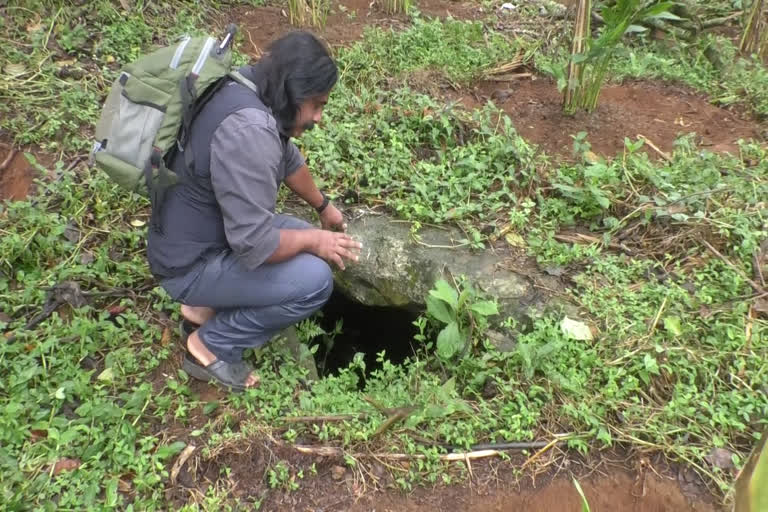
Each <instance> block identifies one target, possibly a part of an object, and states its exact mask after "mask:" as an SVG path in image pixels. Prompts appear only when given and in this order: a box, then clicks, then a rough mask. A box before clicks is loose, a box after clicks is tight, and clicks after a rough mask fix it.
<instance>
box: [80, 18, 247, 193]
mask: <svg viewBox="0 0 768 512" xmlns="http://www.w3.org/2000/svg"><path fill="white" fill-rule="evenodd" d="M235 32H236V27H235V26H234V25H229V27H227V32H226V34H225V36H224V37H223V39H222V40H221V41H217V40H216V39H214V38H213V37H184V38H182V39H181V40H179V41H178V42H177V43H176V44H174V45H171V46H167V47H165V48H161V49H159V50H156V51H154V52H152V53H150V54H147V55H145V56H142V57H140V58H139V59H138V60H136V61H135V62H133V63H131V64H129V65H127V66H125V68H124V69H123V70H122V71H121V73H120V76H119V77H118V78H117V79H116V80H115V82H114V83H113V85H112V89H111V90H110V93H109V96H108V97H107V99H106V101H105V103H104V108H103V110H102V114H101V118H100V119H99V122H98V124H97V125H96V130H95V131H96V140H95V142H94V145H93V150H92V152H91V163H92V164H95V165H96V166H97V167H98V168H99V169H101V170H102V171H104V172H106V173H107V175H109V176H110V178H111V179H112V180H114V181H115V182H116V183H117V184H118V185H120V186H121V187H123V188H125V189H127V190H131V191H134V192H138V193H140V194H143V195H149V196H150V197H151V199H152V204H153V205H157V204H158V203H159V202H161V201H162V194H163V191H164V189H165V187H167V186H168V185H169V184H171V183H173V182H174V181H176V179H177V177H176V175H175V174H173V173H172V172H171V171H169V170H168V169H167V167H166V159H167V157H168V156H169V153H170V152H171V151H172V150H176V149H178V150H180V151H184V145H185V143H186V138H187V136H188V134H189V130H190V126H191V123H192V120H193V119H194V117H195V115H196V113H197V112H198V111H199V108H200V107H201V106H202V105H204V104H205V101H207V99H208V98H210V97H211V96H212V95H213V94H214V93H215V92H216V91H217V90H218V89H219V87H220V86H221V84H222V83H223V82H224V80H222V79H223V78H225V77H227V76H229V77H231V78H233V79H235V80H237V81H238V82H240V83H242V84H243V85H245V86H247V87H248V88H250V89H252V90H254V91H255V90H256V87H255V86H254V85H253V83H251V82H250V81H249V80H247V79H246V78H245V77H243V76H242V75H240V74H239V73H237V72H231V71H230V68H231V64H232V52H231V46H232V41H233V39H234V36H235Z"/></svg>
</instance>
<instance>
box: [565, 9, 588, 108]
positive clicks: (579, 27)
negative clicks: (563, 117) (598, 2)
mask: <svg viewBox="0 0 768 512" xmlns="http://www.w3.org/2000/svg"><path fill="white" fill-rule="evenodd" d="M591 13H592V0H579V7H578V10H577V12H576V24H575V26H574V31H573V45H572V47H571V55H582V54H584V53H586V51H587V43H588V41H589V38H590V28H591V26H590V25H591V20H592V16H591ZM583 72H584V66H583V64H582V63H576V62H574V61H573V60H571V61H570V62H569V64H568V85H567V86H566V88H565V97H564V105H565V107H566V109H568V108H569V106H570V105H572V104H573V103H574V100H575V93H576V87H577V86H578V84H581V83H582V73H583Z"/></svg>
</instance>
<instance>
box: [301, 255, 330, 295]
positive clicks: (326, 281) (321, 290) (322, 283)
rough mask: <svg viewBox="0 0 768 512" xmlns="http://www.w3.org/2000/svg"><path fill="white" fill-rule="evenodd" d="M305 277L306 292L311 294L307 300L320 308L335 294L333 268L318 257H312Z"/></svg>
mask: <svg viewBox="0 0 768 512" xmlns="http://www.w3.org/2000/svg"><path fill="white" fill-rule="evenodd" d="M304 276H305V279H306V282H305V284H306V290H308V292H309V293H307V295H306V296H305V298H306V299H308V301H309V302H312V303H313V304H317V305H318V307H319V306H322V305H323V304H325V303H326V302H327V301H328V299H329V298H330V297H331V293H332V292H333V272H332V271H331V267H330V266H329V265H328V263H326V262H325V261H323V260H322V259H320V258H318V257H317V256H310V259H309V260H308V261H307V268H306V272H305V274H304Z"/></svg>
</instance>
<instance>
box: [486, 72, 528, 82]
mask: <svg viewBox="0 0 768 512" xmlns="http://www.w3.org/2000/svg"><path fill="white" fill-rule="evenodd" d="M532 76H533V73H514V74H511V75H500V76H489V77H488V78H487V79H486V80H488V81H489V82H511V81H513V80H519V79H521V78H530V77H532Z"/></svg>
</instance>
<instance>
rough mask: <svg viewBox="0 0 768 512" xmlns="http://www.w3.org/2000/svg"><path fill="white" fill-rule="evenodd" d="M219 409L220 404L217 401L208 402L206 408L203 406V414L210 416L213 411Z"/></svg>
mask: <svg viewBox="0 0 768 512" xmlns="http://www.w3.org/2000/svg"><path fill="white" fill-rule="evenodd" d="M218 407H219V402H216V401H214V402H208V403H207V404H205V406H203V414H205V415H206V416H208V415H209V414H211V413H212V412H213V411H215V410H216V409H217V408H218Z"/></svg>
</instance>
